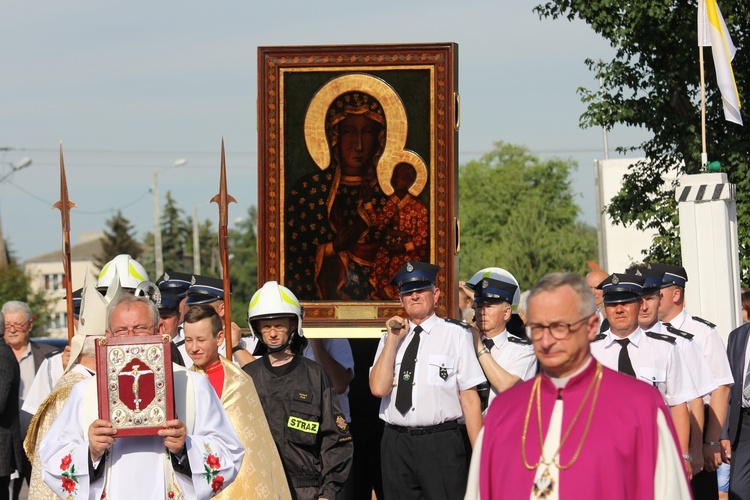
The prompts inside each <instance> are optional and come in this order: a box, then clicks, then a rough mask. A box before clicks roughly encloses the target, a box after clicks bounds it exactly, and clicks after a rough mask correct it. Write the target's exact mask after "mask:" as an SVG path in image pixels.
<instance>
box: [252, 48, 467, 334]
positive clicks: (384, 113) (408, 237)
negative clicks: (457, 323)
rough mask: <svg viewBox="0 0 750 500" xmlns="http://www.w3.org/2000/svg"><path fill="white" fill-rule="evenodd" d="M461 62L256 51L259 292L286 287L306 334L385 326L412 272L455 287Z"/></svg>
mask: <svg viewBox="0 0 750 500" xmlns="http://www.w3.org/2000/svg"><path fill="white" fill-rule="evenodd" d="M455 50H456V48H455V46H454V45H453V44H424V45H414V46H393V45H388V46H366V47H365V46H349V47H344V46H337V47H271V48H260V49H259V65H260V68H259V69H260V72H259V74H260V77H259V78H260V80H261V81H260V85H259V115H260V117H259V118H260V124H261V126H260V127H259V135H260V141H259V144H260V148H259V151H260V152H259V173H260V176H259V178H260V182H259V216H260V217H259V236H260V238H259V240H260V242H261V248H260V250H261V251H260V252H259V255H260V261H261V262H260V267H259V279H260V281H261V282H263V281H266V280H269V279H275V280H277V281H279V282H280V283H282V284H284V285H285V286H287V287H289V288H290V289H291V290H292V291H293V292H294V293H295V295H297V297H298V298H299V299H300V300H301V301H303V303H304V304H305V306H306V321H312V322H313V323H315V322H316V321H317V322H319V323H321V324H323V323H326V322H328V321H330V320H336V319H350V320H356V321H360V322H365V323H366V322H368V321H381V320H382V318H386V317H390V315H392V314H394V313H395V312H396V311H397V310H398V302H397V300H398V293H397V290H396V288H395V287H394V286H393V285H392V284H391V283H390V281H391V278H392V277H393V275H394V274H395V273H396V271H397V270H398V269H399V268H400V267H401V266H402V265H403V264H404V263H405V262H406V261H407V260H413V261H422V262H433V263H436V264H438V265H439V266H440V267H441V273H440V276H439V278H438V280H439V284H440V282H441V281H442V282H445V283H449V282H452V280H453V276H452V275H453V273H454V272H455V269H454V268H455V260H456V259H455V253H456V252H455V246H456V241H457V234H456V229H455V220H454V219H455V208H456V199H455V185H456V168H455V156H456V151H455V142H456V140H455V139H456V130H457V123H456V122H457V110H456V109H455V108H456V105H457V104H456V102H457V99H458V98H457V91H456V88H455V87H456V84H455V80H456V76H455V73H454V71H455V68H454V58H455ZM449 280H450V281H449ZM447 295H448V297H447V299H446V300H445V301H444V302H445V304H443V303H441V304H440V305H439V309H440V308H443V307H446V306H448V301H452V300H453V299H452V297H450V294H447ZM448 310H452V308H451V309H448Z"/></svg>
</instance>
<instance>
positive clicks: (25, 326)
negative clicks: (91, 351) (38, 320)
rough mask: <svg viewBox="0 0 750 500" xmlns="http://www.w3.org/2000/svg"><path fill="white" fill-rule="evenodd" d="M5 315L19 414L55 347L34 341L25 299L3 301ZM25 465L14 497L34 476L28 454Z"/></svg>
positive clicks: (23, 428)
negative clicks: (17, 381)
mask: <svg viewBox="0 0 750 500" xmlns="http://www.w3.org/2000/svg"><path fill="white" fill-rule="evenodd" d="M2 314H3V317H4V320H5V328H4V329H3V331H4V332H5V336H4V340H5V343H6V344H7V345H8V346H9V347H10V348H11V350H12V352H13V354H15V356H14V359H15V360H16V361H17V363H16V365H17V366H18V370H19V373H20V376H21V379H20V385H19V387H18V392H17V394H18V400H17V401H16V405H17V406H16V413H18V409H19V408H21V407H22V406H23V401H24V399H26V395H27V394H28V392H29V388H30V387H31V383H32V382H33V381H34V376H35V375H36V372H37V370H39V366H40V365H41V364H42V361H44V357H45V356H46V355H47V354H50V353H51V352H53V351H54V350H55V348H54V347H53V346H50V345H47V344H40V343H36V342H31V330H32V329H33V328H34V315H33V314H32V313H31V308H29V305H28V304H26V303H25V302H20V301H17V300H11V301H9V302H6V303H5V304H3V308H2ZM23 416H24V418H23V419H22V421H21V422H20V425H21V436H26V431H27V430H28V428H29V423H30V418H26V417H28V414H27V413H25V412H24V413H23ZM21 460H22V466H20V467H19V471H20V472H21V479H17V480H15V481H13V498H14V499H17V498H18V495H19V493H20V492H21V485H22V483H23V479H24V478H25V479H26V482H27V483H28V482H29V479H30V478H31V464H30V463H29V461H28V460H27V459H26V455H23V456H22V457H21Z"/></svg>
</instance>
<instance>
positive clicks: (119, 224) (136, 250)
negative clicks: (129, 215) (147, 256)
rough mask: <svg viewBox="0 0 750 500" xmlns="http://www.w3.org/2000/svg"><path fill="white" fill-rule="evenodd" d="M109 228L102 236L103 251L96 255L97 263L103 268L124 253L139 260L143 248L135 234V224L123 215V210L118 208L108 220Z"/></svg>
mask: <svg viewBox="0 0 750 500" xmlns="http://www.w3.org/2000/svg"><path fill="white" fill-rule="evenodd" d="M107 228H108V229H106V230H105V231H104V238H102V251H101V253H100V254H99V255H97V256H96V265H97V266H99V268H101V267H103V266H104V264H106V263H107V262H109V261H110V260H112V259H114V258H115V257H116V256H118V255H120V254H123V253H125V254H128V255H130V256H131V257H133V258H134V259H136V260H138V258H139V257H140V255H141V252H142V251H143V248H142V247H141V244H140V243H139V242H138V241H137V240H136V239H135V236H134V235H133V225H132V224H131V223H130V221H129V220H128V219H126V218H125V217H124V216H123V215H122V211H120V210H118V211H117V213H115V215H113V216H112V218H111V219H108V220H107Z"/></svg>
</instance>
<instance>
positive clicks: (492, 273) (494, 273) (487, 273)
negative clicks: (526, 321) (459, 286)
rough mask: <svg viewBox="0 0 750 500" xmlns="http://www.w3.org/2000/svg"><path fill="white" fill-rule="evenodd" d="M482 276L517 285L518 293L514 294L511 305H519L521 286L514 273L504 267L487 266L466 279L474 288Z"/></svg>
mask: <svg viewBox="0 0 750 500" xmlns="http://www.w3.org/2000/svg"><path fill="white" fill-rule="evenodd" d="M482 278H492V279H496V280H498V281H504V282H505V283H510V284H512V285H516V293H514V294H513V303H512V304H511V305H512V306H513V307H516V306H517V305H518V301H519V300H520V298H521V287H520V286H519V285H518V281H517V280H516V278H515V277H514V276H513V275H512V274H510V273H509V272H508V271H506V270H505V269H503V268H502V267H485V268H484V269H482V270H480V271H477V272H476V273H474V276H472V277H471V278H470V279H468V280H467V281H466V285H467V286H468V287H469V288H471V289H472V290H474V287H476V286H477V283H479V282H480V281H481V280H482Z"/></svg>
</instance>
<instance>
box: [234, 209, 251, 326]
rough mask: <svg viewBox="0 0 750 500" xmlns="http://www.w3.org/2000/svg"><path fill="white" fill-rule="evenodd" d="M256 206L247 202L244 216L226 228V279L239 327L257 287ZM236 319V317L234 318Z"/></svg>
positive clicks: (243, 323)
mask: <svg viewBox="0 0 750 500" xmlns="http://www.w3.org/2000/svg"><path fill="white" fill-rule="evenodd" d="M257 225H258V209H257V208H256V207H254V206H250V207H249V208H248V209H247V216H246V217H245V218H244V219H242V221H240V222H239V223H238V224H237V225H236V227H233V228H231V229H229V254H230V256H231V260H230V274H229V276H230V281H231V283H232V317H233V318H234V322H235V323H237V324H238V325H240V327H242V328H245V327H247V321H245V319H244V318H246V317H247V306H248V304H249V303H250V299H251V298H252V296H253V294H254V293H255V291H256V290H257V289H258V233H257ZM238 320H239V321H238Z"/></svg>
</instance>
